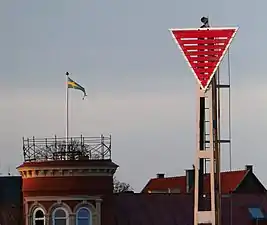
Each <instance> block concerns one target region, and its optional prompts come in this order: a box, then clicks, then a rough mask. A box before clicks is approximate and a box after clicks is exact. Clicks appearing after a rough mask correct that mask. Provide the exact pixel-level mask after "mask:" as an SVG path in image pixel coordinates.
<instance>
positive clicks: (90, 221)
mask: <svg viewBox="0 0 267 225" xmlns="http://www.w3.org/2000/svg"><path fill="white" fill-rule="evenodd" d="M81 209H86V210H87V211H88V213H89V225H93V223H92V221H93V220H92V212H91V210H90V209H89V208H88V207H80V208H78V209H77V211H76V214H75V217H76V223H75V224H76V225H79V224H78V221H79V219H88V218H85V217H79V216H78V214H79V211H80V210H81Z"/></svg>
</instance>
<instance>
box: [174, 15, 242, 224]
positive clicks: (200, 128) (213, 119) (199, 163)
mask: <svg viewBox="0 0 267 225" xmlns="http://www.w3.org/2000/svg"><path fill="white" fill-rule="evenodd" d="M201 21H202V22H203V23H204V25H203V26H202V28H198V29H171V32H172V35H173V37H174V39H175V41H176V42H177V44H178V46H179V47H180V49H181V51H182V53H183V54H184V57H185V59H186V60H187V62H188V64H189V66H190V68H191V70H192V72H193V73H194V75H195V76H196V78H197V81H198V86H197V94H198V98H197V99H198V100H197V101H198V107H197V151H196V161H195V186H194V225H197V224H212V225H215V224H216V225H220V223H221V219H220V218H221V215H220V211H221V210H220V208H221V202H220V199H221V196H220V193H221V191H220V106H219V105H220V101H219V97H220V95H219V92H218V91H217V88H220V85H218V82H217V80H219V79H218V78H219V72H218V71H219V70H218V68H219V64H220V62H221V60H222V58H223V56H224V55H225V53H226V51H227V49H228V47H229V45H230V43H231V41H232V39H233V37H234V35H235V33H236V31H237V28H208V27H209V25H208V19H207V18H202V19H201ZM199 86H200V87H199ZM207 161H209V162H210V166H209V171H208V172H209V174H210V189H209V190H210V193H207V194H208V196H204V188H203V181H204V172H205V171H204V169H207V168H206V162H207ZM207 200H210V202H209V204H208V205H207Z"/></svg>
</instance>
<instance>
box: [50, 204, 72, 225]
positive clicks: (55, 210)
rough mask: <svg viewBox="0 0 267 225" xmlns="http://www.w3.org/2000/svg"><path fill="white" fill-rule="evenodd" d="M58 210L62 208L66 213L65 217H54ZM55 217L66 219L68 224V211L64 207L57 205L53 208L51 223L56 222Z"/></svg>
mask: <svg viewBox="0 0 267 225" xmlns="http://www.w3.org/2000/svg"><path fill="white" fill-rule="evenodd" d="M58 210H63V211H64V212H65V213H66V217H65V218H63V217H57V218H55V214H56V212H57V211H58ZM56 219H66V225H69V212H68V211H67V210H66V209H65V208H64V207H57V208H55V209H54V210H53V213H52V220H53V223H52V224H53V225H55V224H56V223H55V222H56V221H55V220H56Z"/></svg>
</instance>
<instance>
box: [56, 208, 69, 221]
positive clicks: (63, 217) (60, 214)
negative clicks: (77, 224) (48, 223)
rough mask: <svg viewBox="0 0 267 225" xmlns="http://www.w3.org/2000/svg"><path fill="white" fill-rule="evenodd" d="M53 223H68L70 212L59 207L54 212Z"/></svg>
mask: <svg viewBox="0 0 267 225" xmlns="http://www.w3.org/2000/svg"><path fill="white" fill-rule="evenodd" d="M53 225H68V213H67V212H66V210H65V209H64V208H57V209H55V211H54V212H53Z"/></svg>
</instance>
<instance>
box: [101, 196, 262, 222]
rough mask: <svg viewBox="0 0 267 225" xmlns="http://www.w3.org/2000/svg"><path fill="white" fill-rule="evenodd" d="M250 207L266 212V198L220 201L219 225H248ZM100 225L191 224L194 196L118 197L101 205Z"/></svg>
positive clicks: (109, 197)
mask: <svg viewBox="0 0 267 225" xmlns="http://www.w3.org/2000/svg"><path fill="white" fill-rule="evenodd" d="M249 207H259V208H261V210H262V212H263V214H264V215H266V212H267V197H266V195H255V194H250V195H249V194H242V195H241V194H233V195H232V196H228V197H223V198H222V225H229V224H234V225H249V224H252V223H251V222H252V218H251V215H250V213H249V211H248V208H249ZM101 210H102V212H103V214H102V225H162V224H165V225H177V224H186V225H192V224H193V196H192V195H188V194H187V195H186V194H128V193H127V194H126V193H124V194H118V195H112V196H108V197H106V198H104V199H103V202H102V209H101Z"/></svg>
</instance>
